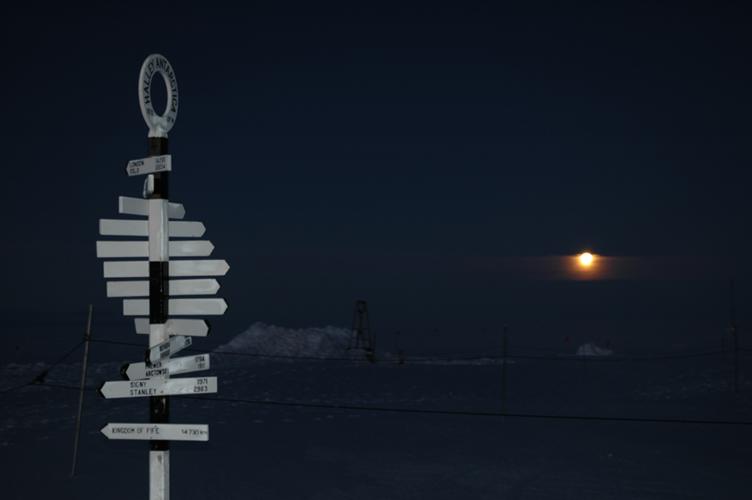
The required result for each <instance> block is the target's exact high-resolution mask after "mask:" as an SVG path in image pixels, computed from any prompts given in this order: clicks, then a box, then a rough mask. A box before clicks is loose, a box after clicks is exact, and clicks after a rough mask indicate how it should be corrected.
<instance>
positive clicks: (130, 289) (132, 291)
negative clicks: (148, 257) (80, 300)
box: [107, 279, 219, 297]
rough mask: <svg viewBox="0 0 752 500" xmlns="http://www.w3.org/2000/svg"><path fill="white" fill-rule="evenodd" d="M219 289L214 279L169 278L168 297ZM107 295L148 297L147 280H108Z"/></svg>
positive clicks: (211, 293)
mask: <svg viewBox="0 0 752 500" xmlns="http://www.w3.org/2000/svg"><path fill="white" fill-rule="evenodd" d="M218 290H219V282H218V281H217V280H215V279H197V280H190V279H189V280H170V297H175V296H178V295H214V294H216V293H217V291H218ZM107 296H108V297H148V296H149V282H148V281H146V280H142V281H108V282H107Z"/></svg>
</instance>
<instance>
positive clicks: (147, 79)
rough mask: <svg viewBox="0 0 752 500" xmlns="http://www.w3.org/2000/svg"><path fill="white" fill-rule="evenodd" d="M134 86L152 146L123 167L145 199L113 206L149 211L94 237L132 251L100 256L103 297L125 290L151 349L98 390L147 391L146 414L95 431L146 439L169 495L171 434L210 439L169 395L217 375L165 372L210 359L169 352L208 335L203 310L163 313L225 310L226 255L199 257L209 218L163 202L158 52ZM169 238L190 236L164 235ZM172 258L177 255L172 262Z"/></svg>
mask: <svg viewBox="0 0 752 500" xmlns="http://www.w3.org/2000/svg"><path fill="white" fill-rule="evenodd" d="M156 75H160V76H161V77H162V79H163V80H164V83H165V84H166V85H167V108H166V110H165V112H164V113H163V114H162V115H161V116H160V115H158V114H156V112H155V111H154V107H153V105H152V102H151V84H152V79H153V78H154V77H155V76H156ZM138 95H139V100H140V104H141V113H142V115H143V117H144V120H146V123H147V125H148V126H149V150H148V156H147V157H146V158H142V159H138V160H133V161H131V162H130V163H129V164H128V167H127V173H128V175H129V176H137V175H142V176H145V179H146V181H145V182H144V190H143V197H144V199H139V198H129V197H126V196H121V197H120V198H119V200H118V212H120V213H121V214H126V215H135V216H141V217H143V216H145V217H146V220H143V219H100V221H99V233H100V234H101V235H103V236H128V237H135V238H136V239H130V240H128V241H124V240H114V241H98V242H97V256H98V257H100V258H104V259H124V258H127V259H139V260H110V261H105V262H104V277H105V278H106V279H107V280H108V281H107V296H108V297H123V313H124V314H125V315H126V316H140V317H137V318H135V321H134V324H135V329H136V333H139V334H144V335H149V349H148V350H147V351H146V360H145V361H144V362H141V363H130V364H126V365H125V366H123V368H122V371H121V374H122V375H123V377H124V378H126V379H128V380H126V381H110V382H106V383H104V384H103V385H102V387H101V389H100V392H101V394H102V396H104V397H105V398H108V399H110V398H134V397H143V398H148V399H149V423H145V424H141V423H115V424H112V423H111V424H108V425H107V426H105V428H103V429H102V432H103V434H105V436H107V437H108V438H109V439H118V440H119V439H139V440H145V441H149V446H150V451H149V499H150V500H169V498H170V446H169V443H170V441H207V440H208V439H209V428H208V426H207V425H205V424H171V423H170V399H169V398H170V396H171V395H172V396H179V395H187V394H212V393H216V392H217V377H196V378H171V377H170V376H171V375H177V374H180V373H190V372H196V371H203V370H208V369H209V365H210V363H209V355H208V354H199V355H195V356H186V357H181V358H171V356H172V355H174V354H176V353H177V352H178V351H180V350H182V349H185V348H186V347H188V346H190V345H191V343H192V338H191V337H205V336H206V335H207V334H208V333H209V324H208V323H207V322H206V321H205V320H203V319H198V318H193V319H188V318H186V319H181V318H170V316H205V315H215V316H218V315H222V314H224V312H225V310H226V309H227V303H226V302H225V301H224V299H220V298H214V297H206V296H207V295H208V296H211V295H216V293H217V291H218V290H219V283H218V282H217V280H215V279H207V278H206V277H207V276H224V275H225V273H227V271H228V270H229V268H230V266H229V265H228V264H227V262H225V261H224V260H216V259H196V257H208V256H210V255H211V253H212V252H213V250H214V245H213V244H212V243H211V242H210V241H205V240H196V239H195V238H201V236H203V234H204V232H205V231H206V227H205V226H204V224H202V223H201V222H198V221H184V220H174V219H183V218H184V217H185V207H183V205H181V204H179V203H170V201H169V189H168V187H169V175H170V172H171V171H172V157H171V156H170V154H169V151H168V147H167V146H168V143H167V132H169V131H170V129H171V128H172V126H173V125H174V124H175V118H176V116H177V109H178V87H177V81H176V80H175V73H174V71H173V70H172V67H171V66H170V63H169V62H168V61H167V59H165V58H164V57H163V56H161V55H159V54H152V55H150V56H149V57H147V58H146V60H145V61H144V63H143V65H142V66H141V73H140V75H139V80H138ZM170 219H173V220H172V221H171V220H170ZM139 238H147V239H146V240H143V239H139ZM170 238H193V239H191V240H186V239H183V240H180V239H175V240H172V241H171V240H170ZM170 257H178V258H179V257H184V258H183V259H182V260H181V259H178V260H174V261H172V262H171V261H170ZM185 257H188V259H185ZM171 277H173V278H179V279H172V280H171V279H170V278H171ZM123 278H126V279H123ZM127 278H130V279H127ZM133 278H140V279H137V280H135V279H133ZM170 296H173V297H177V298H170ZM197 296H199V297H197ZM200 296H203V297H200ZM139 297H143V298H139ZM147 297H148V298H147Z"/></svg>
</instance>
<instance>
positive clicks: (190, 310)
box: [123, 299, 227, 316]
mask: <svg viewBox="0 0 752 500" xmlns="http://www.w3.org/2000/svg"><path fill="white" fill-rule="evenodd" d="M167 310H168V312H169V314H170V316H204V315H206V316H220V315H222V314H224V313H225V311H226V310H227V302H225V299H170V301H169V304H168V308H167ZM123 315H124V316H148V315H149V299H125V300H123Z"/></svg>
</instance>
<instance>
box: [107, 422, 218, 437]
mask: <svg viewBox="0 0 752 500" xmlns="http://www.w3.org/2000/svg"><path fill="white" fill-rule="evenodd" d="M101 432H102V434H104V435H105V436H107V439H142V440H160V441H209V426H208V425H205V424H120V423H117V424H115V423H113V424H107V425H105V426H104V427H103V428H102V430H101Z"/></svg>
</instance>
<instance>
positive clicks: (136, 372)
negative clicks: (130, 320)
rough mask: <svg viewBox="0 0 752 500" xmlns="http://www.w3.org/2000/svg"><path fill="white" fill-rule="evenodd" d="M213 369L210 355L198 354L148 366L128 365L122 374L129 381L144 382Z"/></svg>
mask: <svg viewBox="0 0 752 500" xmlns="http://www.w3.org/2000/svg"><path fill="white" fill-rule="evenodd" d="M210 367H211V363H210V362H209V355H208V354H197V355H195V356H185V357H183V358H170V359H168V360H166V361H165V362H156V363H151V364H150V365H147V364H146V363H128V364H126V365H123V367H122V368H121V369H120V374H121V375H122V376H123V378H125V379H127V380H142V379H145V378H153V377H159V376H163V375H164V373H163V372H164V371H165V370H166V372H167V374H168V375H170V376H172V375H178V374H180V373H191V372H199V371H203V370H208V369H209V368H210Z"/></svg>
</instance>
